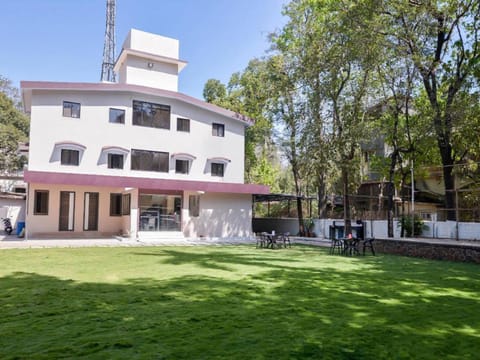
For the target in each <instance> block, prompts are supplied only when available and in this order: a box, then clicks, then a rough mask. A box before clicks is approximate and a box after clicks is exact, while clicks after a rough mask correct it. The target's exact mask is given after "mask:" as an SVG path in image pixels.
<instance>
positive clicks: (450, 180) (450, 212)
mask: <svg viewBox="0 0 480 360" xmlns="http://www.w3.org/2000/svg"><path fill="white" fill-rule="evenodd" d="M447 148H450V146H448V147H447ZM443 152H444V151H443V149H442V151H441V153H442V163H443V182H444V184H445V207H446V208H447V220H452V221H455V220H457V214H456V211H455V176H454V174H453V159H452V157H451V155H450V154H451V152H450V151H449V152H448V154H445V157H444V154H443Z"/></svg>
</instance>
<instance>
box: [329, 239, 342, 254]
mask: <svg viewBox="0 0 480 360" xmlns="http://www.w3.org/2000/svg"><path fill="white" fill-rule="evenodd" d="M335 250H337V253H338V254H339V255H340V254H342V253H343V240H342V239H337V238H336V237H335V236H333V237H332V238H331V244H330V254H331V255H333V254H335Z"/></svg>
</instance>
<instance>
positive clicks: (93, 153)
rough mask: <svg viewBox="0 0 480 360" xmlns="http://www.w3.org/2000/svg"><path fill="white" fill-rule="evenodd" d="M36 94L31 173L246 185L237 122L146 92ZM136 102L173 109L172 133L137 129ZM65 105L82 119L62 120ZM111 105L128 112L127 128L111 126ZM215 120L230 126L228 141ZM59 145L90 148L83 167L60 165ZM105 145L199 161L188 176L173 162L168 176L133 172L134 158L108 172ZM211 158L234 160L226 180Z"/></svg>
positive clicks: (241, 133)
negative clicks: (181, 121)
mask: <svg viewBox="0 0 480 360" xmlns="http://www.w3.org/2000/svg"><path fill="white" fill-rule="evenodd" d="M33 94H34V95H33V97H32V113H31V123H30V128H31V130H30V157H29V164H28V168H29V170H37V171H51V172H68V173H81V174H103V175H113V176H115V175H118V176H136V177H148V178H165V179H183V180H200V181H213V182H223V181H224V182H232V183H243V176H244V175H243V172H244V131H245V127H244V125H243V124H242V123H240V122H238V121H235V120H233V119H229V118H227V117H224V116H221V115H218V114H216V113H213V112H210V111H207V110H203V109H198V108H196V107H194V106H193V105H189V104H186V103H183V102H180V101H176V100H169V99H165V98H161V97H155V96H148V95H143V94H132V93H106V92H100V91H99V92H87V91H84V92H81V91H77V92H75V91H70V92H59V91H48V92H47V91H34V92H33ZM133 100H140V101H149V102H154V103H160V104H166V105H170V106H171V121H170V130H166V129H155V128H149V127H142V126H133V125H132V101H133ZM63 101H72V102H78V103H80V104H81V111H80V118H70V117H63V116H62V110H63ZM110 107H114V108H118V109H124V110H125V111H126V114H125V124H112V123H109V108H110ZM177 117H184V118H189V119H190V132H189V133H185V132H178V131H177V130H176V126H177ZM214 122H217V123H222V124H225V137H216V136H212V123H214ZM60 141H73V142H76V143H80V144H82V145H84V146H86V150H85V151H84V152H83V155H82V158H81V162H80V166H64V165H63V166H62V165H60V158H59V152H57V153H55V143H57V142H60ZM104 146H120V147H124V148H127V149H129V150H130V149H132V148H134V149H142V150H152V151H163V152H168V153H170V155H171V154H172V153H178V152H185V153H190V154H192V155H194V156H196V159H195V160H193V162H192V166H191V171H190V174H188V175H182V174H175V162H174V160H173V159H171V162H170V170H169V172H168V173H159V172H146V171H131V170H130V154H128V155H127V156H126V159H125V162H124V169H123V170H119V169H108V168H107V163H106V162H105V161H103V162H102V157H101V155H102V147H104ZM211 157H226V158H228V159H230V160H231V162H230V163H228V164H227V166H226V169H225V176H224V177H223V178H221V177H213V176H211V174H210V167H209V164H208V163H207V159H208V158H211ZM104 158H105V157H104Z"/></svg>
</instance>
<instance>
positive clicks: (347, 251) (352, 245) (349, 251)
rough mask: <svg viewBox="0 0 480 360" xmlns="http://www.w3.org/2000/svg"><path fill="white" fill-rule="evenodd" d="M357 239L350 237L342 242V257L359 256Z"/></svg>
mask: <svg viewBox="0 0 480 360" xmlns="http://www.w3.org/2000/svg"><path fill="white" fill-rule="evenodd" d="M358 242H359V239H357V238H354V237H351V238H345V239H344V240H343V255H350V256H352V255H359V254H360V253H359V251H358Z"/></svg>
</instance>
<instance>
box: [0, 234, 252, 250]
mask: <svg viewBox="0 0 480 360" xmlns="http://www.w3.org/2000/svg"><path fill="white" fill-rule="evenodd" d="M238 244H253V245H255V240H254V239H250V240H249V239H241V240H240V239H205V238H203V239H145V240H131V239H124V238H99V239H68V238H64V239H28V240H25V239H19V238H18V237H16V236H13V235H10V236H0V250H1V249H29V248H69V247H113V246H131V247H133V246H198V245H238Z"/></svg>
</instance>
